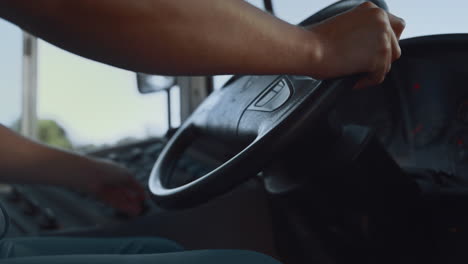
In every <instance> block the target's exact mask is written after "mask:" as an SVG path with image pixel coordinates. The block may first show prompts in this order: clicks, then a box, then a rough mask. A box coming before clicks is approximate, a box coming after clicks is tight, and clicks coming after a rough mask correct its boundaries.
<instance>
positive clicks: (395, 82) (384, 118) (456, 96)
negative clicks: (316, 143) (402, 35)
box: [332, 34, 468, 183]
mask: <svg viewBox="0 0 468 264" xmlns="http://www.w3.org/2000/svg"><path fill="white" fill-rule="evenodd" d="M401 46H402V51H403V56H402V57H401V59H400V60H399V61H398V62H396V63H395V64H394V66H393V70H392V72H391V73H390V75H389V76H388V78H387V80H386V81H385V83H384V84H383V85H380V86H377V87H372V88H369V89H366V90H362V91H353V92H351V93H349V94H348V96H347V97H346V98H343V99H342V100H341V102H340V103H339V104H338V106H337V107H336V109H335V112H334V113H333V115H332V116H333V119H334V120H335V122H336V121H338V122H343V123H348V124H350V123H355V124H360V125H366V126H370V127H373V128H375V129H376V130H377V131H378V133H379V136H380V139H381V140H382V141H383V142H384V143H385V145H386V147H387V149H388V150H389V151H390V152H391V154H392V155H393V157H394V158H395V159H396V160H397V161H398V162H399V164H400V165H401V166H403V167H412V168H431V169H435V170H440V171H444V172H447V173H451V174H455V175H456V178H454V179H455V180H457V181H462V182H466V183H468V176H467V175H468V122H467V121H468V120H467V116H468V83H467V76H468V35H466V34H456V35H436V36H426V37H420V38H414V39H407V40H403V41H402V42H401Z"/></svg>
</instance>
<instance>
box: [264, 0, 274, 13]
mask: <svg viewBox="0 0 468 264" xmlns="http://www.w3.org/2000/svg"><path fill="white" fill-rule="evenodd" d="M263 3H264V4H265V10H266V11H268V12H269V13H270V14H272V15H275V10H274V8H273V2H272V0H263Z"/></svg>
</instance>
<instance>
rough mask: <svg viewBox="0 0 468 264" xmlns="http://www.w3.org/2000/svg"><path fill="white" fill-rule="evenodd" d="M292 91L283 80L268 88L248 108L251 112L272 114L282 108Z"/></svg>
mask: <svg viewBox="0 0 468 264" xmlns="http://www.w3.org/2000/svg"><path fill="white" fill-rule="evenodd" d="M291 94H292V89H291V87H290V85H289V84H288V82H287V81H286V80H285V79H281V80H279V81H276V82H275V83H274V84H273V85H271V86H270V87H268V88H267V89H266V90H265V91H264V92H263V93H262V94H261V95H260V96H259V98H258V99H257V100H255V101H254V103H253V104H252V105H251V106H250V107H249V108H248V110H253V111H264V112H273V111H275V110H276V109H278V108H280V107H281V106H283V105H284V104H285V103H286V102H287V101H288V99H289V98H290V97H291Z"/></svg>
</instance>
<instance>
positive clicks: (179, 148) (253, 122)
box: [149, 0, 386, 208]
mask: <svg viewBox="0 0 468 264" xmlns="http://www.w3.org/2000/svg"><path fill="white" fill-rule="evenodd" d="M363 2H365V1H364V0H350V1H340V2H338V3H335V4H333V5H331V6H329V7H327V8H325V9H323V10H322V11H320V12H318V13H316V14H315V15H313V16H312V17H310V18H308V19H307V20H306V21H304V22H303V23H301V25H310V24H313V23H317V22H320V21H321V20H323V19H326V18H329V17H331V16H334V15H337V14H339V13H341V12H344V11H346V10H348V9H350V8H352V7H355V6H357V5H359V4H361V3H363ZM373 2H374V3H376V4H377V5H379V6H380V7H382V8H384V9H386V5H385V3H384V2H383V1H373ZM355 81H356V78H352V77H347V78H342V79H335V80H326V81H320V80H315V79H313V78H310V77H304V76H243V77H238V78H236V79H235V80H234V81H232V82H230V83H229V84H228V85H227V86H226V87H224V88H223V89H221V90H219V91H216V92H214V93H213V94H212V95H210V96H209V97H208V98H207V99H206V100H205V101H204V102H203V103H202V104H201V105H200V106H199V108H198V109H197V110H196V111H195V112H194V113H193V114H192V115H191V117H190V118H188V120H186V121H185V122H184V123H183V124H182V126H181V127H180V128H179V130H178V131H177V132H176V134H175V135H174V136H173V137H172V138H171V140H170V141H169V142H168V144H167V145H166V146H165V148H164V149H163V151H162V152H161V154H160V156H159V158H158V160H157V161H156V164H155V166H154V168H153V170H152V172H151V176H150V179H149V188H150V190H151V192H152V194H153V198H154V200H155V201H156V202H157V203H158V204H159V205H160V206H162V207H165V208H186V207H191V206H195V205H198V204H200V203H202V202H205V201H207V200H209V199H211V198H213V197H215V196H217V195H220V194H223V193H225V192H227V191H229V190H230V189H232V188H233V187H235V186H236V185H238V184H240V183H242V182H243V181H245V180H247V179H248V178H249V177H251V176H254V175H256V174H257V173H258V172H259V171H261V170H262V168H263V167H264V166H265V164H266V163H267V162H268V161H269V160H270V158H271V157H272V156H274V155H277V154H279V153H281V151H282V150H283V149H284V148H285V147H286V146H287V145H288V144H289V143H290V142H291V141H292V140H293V139H294V138H295V137H296V135H298V134H299V133H300V131H301V130H302V129H304V128H305V127H310V126H313V125H314V123H316V122H317V120H318V118H319V117H321V116H322V115H323V114H324V113H325V112H326V111H327V110H329V109H330V107H331V106H332V105H333V103H334V102H335V101H336V98H337V97H338V96H339V95H340V93H341V92H342V91H344V90H345V89H346V88H349V87H352V86H353V85H354V83H355ZM199 137H205V138H206V137H210V138H213V139H216V140H215V141H214V142H223V147H225V148H230V150H231V152H232V153H233V155H231V156H229V157H227V158H226V160H225V162H224V163H223V164H222V165H220V166H219V167H217V168H216V169H214V170H213V171H211V172H210V173H208V174H206V175H204V176H202V177H200V178H198V179H195V180H193V181H192V182H189V183H186V184H182V185H181V186H173V184H172V183H171V176H172V174H173V171H174V168H175V166H176V164H177V161H178V160H179V159H180V157H181V156H182V153H184V151H185V150H186V149H187V148H188V147H189V146H190V145H191V144H192V142H194V141H195V140H196V139H197V138H199Z"/></svg>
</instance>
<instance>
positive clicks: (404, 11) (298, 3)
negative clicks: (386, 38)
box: [273, 0, 468, 38]
mask: <svg viewBox="0 0 468 264" xmlns="http://www.w3.org/2000/svg"><path fill="white" fill-rule="evenodd" d="M335 2H336V1H335V0H289V1H284V0H273V6H274V8H275V14H276V15H277V16H278V17H279V18H281V19H283V20H286V21H288V22H289V23H292V24H298V23H299V22H301V21H303V20H304V19H306V18H307V17H309V16H310V15H312V14H314V13H316V12H317V11H319V10H321V9H322V8H324V7H326V6H328V5H331V4H333V3H335ZM386 2H387V5H388V7H389V9H390V12H392V13H394V14H396V15H398V16H400V17H402V18H404V19H405V21H406V29H405V32H404V33H403V35H402V38H410V37H416V36H424V35H433V34H448V33H467V32H468V16H467V15H466V12H467V10H468V1H464V0H444V1H427V0H410V1H408V0H387V1H386Z"/></svg>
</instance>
